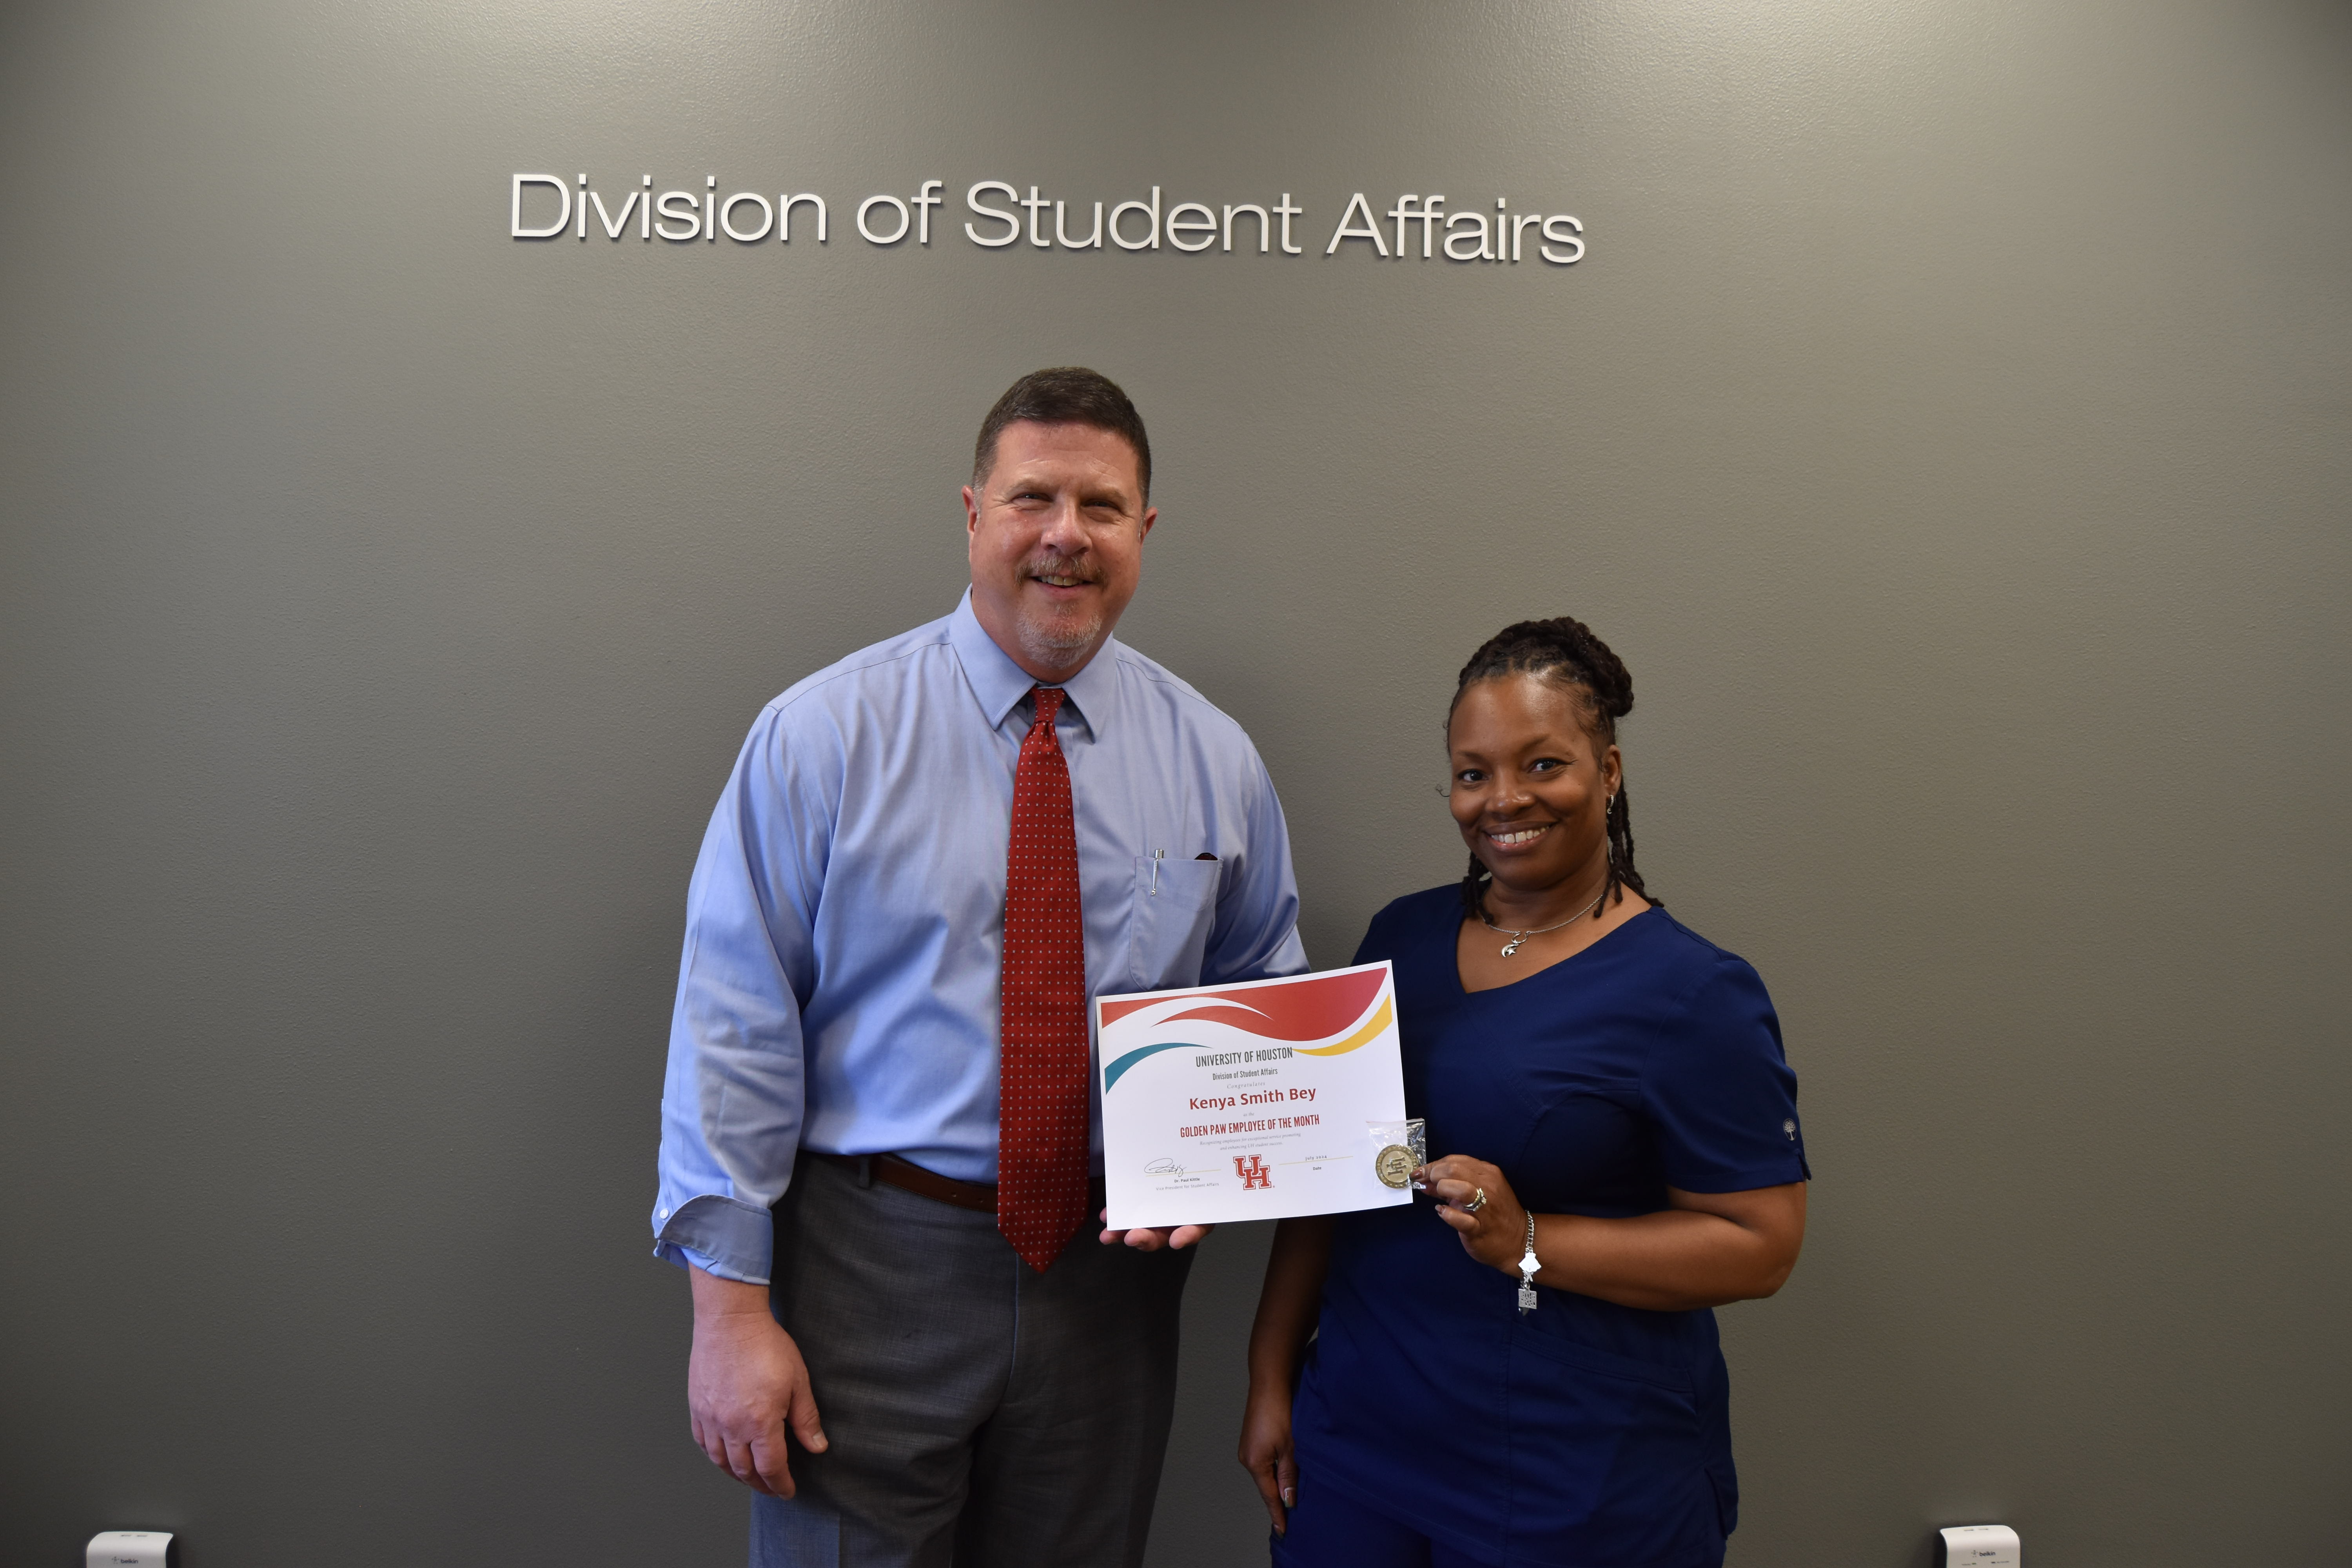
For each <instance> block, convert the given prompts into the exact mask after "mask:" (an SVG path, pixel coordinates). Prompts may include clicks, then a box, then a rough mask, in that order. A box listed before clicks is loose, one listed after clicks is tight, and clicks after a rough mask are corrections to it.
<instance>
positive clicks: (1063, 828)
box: [653, 369, 1307, 1568]
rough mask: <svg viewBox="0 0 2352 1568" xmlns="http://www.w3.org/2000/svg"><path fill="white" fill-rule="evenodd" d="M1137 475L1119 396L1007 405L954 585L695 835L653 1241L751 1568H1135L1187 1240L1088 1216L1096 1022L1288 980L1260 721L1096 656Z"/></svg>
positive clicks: (984, 467)
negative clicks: (686, 1335)
mask: <svg viewBox="0 0 2352 1568" xmlns="http://www.w3.org/2000/svg"><path fill="white" fill-rule="evenodd" d="M1150 483H1151V449H1150V443H1149V441H1148V440H1147V439H1146V437H1145V435H1144V430H1143V424H1142V421H1141V419H1140V418H1139V416H1137V414H1136V412H1135V408H1134V405H1132V404H1131V403H1129V401H1128V398H1127V396H1126V395H1125V394H1124V393H1122V392H1120V391H1119V389H1118V387H1117V386H1116V385H1114V384H1111V383H1110V382H1109V381H1108V380H1107V379H1106V378H1104V377H1102V376H1100V375H1098V374H1095V373H1094V372H1092V371H1087V370H1067V369H1066V370H1049V371H1039V372H1037V373H1035V374H1033V375H1029V376H1024V378H1023V379H1022V380H1020V381H1019V382H1016V383H1015V384H1013V387H1012V388H1011V389H1010V390H1009V391H1007V392H1006V393H1005V395H1004V396H1003V398H1001V399H999V400H998V402H997V405H996V406H995V408H994V409H992V411H991V412H990V414H989V416H988V418H987V419H986V421H984V422H983V424H982V427H981V434H980V440H979V442H978V444H977V447H976V448H975V452H974V461H973V472H972V481H971V484H970V485H968V486H966V487H965V489H964V491H963V502H964V512H965V524H966V531H967V534H968V546H969V553H970V556H971V592H970V593H969V594H967V595H965V597H964V599H963V601H962V602H961V604H960V605H957V607H956V609H955V612H954V613H953V614H952V615H950V616H947V617H946V618H944V619H942V620H939V621H934V622H932V623H931V624H930V625H929V626H920V627H918V628H917V629H915V630H914V631H911V632H908V633H907V634H905V635H904V636H902V637H894V638H892V639H890V640H889V641H887V642H884V643H879V644H877V645H876V646H874V647H869V648H866V649H865V650H864V651H863V652H860V653H856V654H853V655H851V656H850V657H849V658H845V659H843V660H842V661H841V662H839V663H838V664H835V665H833V666H831V667H830V668H825V669H822V670H819V671H818V672H816V673H815V674H814V675H812V676H809V677H808V678H807V679H804V680H803V681H801V682H800V683H799V684H798V685H796V686H794V687H793V688H792V689H790V690H789V691H786V692H785V693H784V694H783V695H782V696H781V697H779V698H777V699H776V700H774V701H773V702H771V703H770V704H768V706H767V707H766V708H765V709H764V710H761V714H760V716H759V718H758V720H757V721H755V722H754V723H753V725H752V727H751V737H750V739H749V740H748V741H747V742H745V743H744V746H743V750H742V753H741V755H740V757H739V758H738V759H737V761H736V764H735V769H734V772H733V773H732V774H731V775H730V777H729V779H728V781H727V787H726V789H725V791H724V792H723V793H722V794H721V795H720V796H719V805H718V809H717V810H716V811H715V812H714V813H713V814H712V816H711V821H710V826H709V832H708V833H707V834H706V835H705V837H704V839H703V844H702V852H701V856H700V858H699V859H698V862H697V864H696V866H695V870H694V878H693V881H692V883H691V885H690V886H689V888H688V893H687V930H686V951H685V956H684V959H683V962H682V963H681V967H680V974H679V978H678V991H677V1008H676V1012H675V1014H674V1016H673V1018H672V1022H671V1027H670V1047H669V1068H668V1074H667V1080H666V1083H665V1086H664V1090H663V1096H662V1142H661V1162H660V1175H661V1186H660V1194H659V1196H658V1198H657V1199H656V1206H655V1209H654V1215H653V1222H654V1228H655V1231H656V1237H657V1244H656V1252H657V1254H658V1255H659V1256H661V1257H664V1258H668V1259H670V1260H671V1261H673V1262H676V1263H678V1264H681V1265H683V1266H684V1267H685V1268H687V1269H688V1274H689V1276H690V1278H691V1279H692V1282H693V1287H694V1307H695V1326H694V1348H693V1352H692V1357H691V1361H690V1363H689V1367H688V1403H689V1405H690V1409H691V1413H692V1426H693V1432H694V1436H695V1438H696V1441H697V1442H698V1443H699V1444H700V1445H701V1446H702V1447H703V1448H704V1450H705V1452H706V1453H708V1454H709V1457H710V1459H711V1461H712V1462H713V1463H714V1464H716V1465H718V1466H719V1467H720V1468H723V1469H725V1470H727V1471H728V1472H730V1474H732V1475H733V1476H735V1477H736V1479H739V1480H740V1481H742V1482H743V1483H744V1484H745V1485H746V1486H748V1487H750V1488H751V1489H752V1490H753V1491H754V1492H755V1493H757V1494H759V1495H758V1496H756V1497H755V1498H754V1499H753V1502H752V1528H751V1558H752V1561H753V1563H755V1564H771V1563H792V1564H825V1565H827V1568H834V1565H836V1564H838V1565H840V1568H865V1565H867V1564H874V1565H882V1564H946V1563H949V1562H950V1561H952V1562H953V1563H955V1564H956V1565H957V1568H974V1565H993V1564H1013V1563H1021V1564H1024V1565H1025V1564H1034V1563H1085V1564H1097V1563H1100V1564H1108V1563H1128V1564H1135V1563H1140V1562H1141V1561H1142V1556H1143V1546H1144V1538H1145V1534H1146V1532H1147V1531H1148V1528H1149V1526H1150V1515H1151V1502H1152V1498H1153V1495H1154V1493H1155V1491H1156V1489H1157V1488H1158V1485H1159V1476H1160V1459H1161V1457H1162V1455H1163V1453H1164V1450H1165V1448H1166V1445H1167V1436H1168V1422H1169V1416H1170V1413H1171V1408H1172V1405H1173V1400H1174V1385H1175V1370H1176V1367H1175V1363H1176V1331H1177V1310H1178V1303H1179V1300H1180V1298H1181V1293H1182V1289H1183V1283H1184V1277H1185V1272H1186V1269H1187V1268H1188V1266H1189V1264H1190V1262H1191V1258H1192V1254H1191V1253H1190V1252H1189V1251H1187V1250H1185V1248H1187V1247H1189V1246H1190V1245H1191V1244H1192V1242H1193V1241H1195V1240H1197V1239H1198V1238H1199V1237H1200V1236H1201V1235H1202V1231H1201V1230H1200V1229H1199V1228H1198V1227H1193V1226H1187V1227H1184V1228H1181V1229H1179V1230H1175V1231H1173V1232H1169V1231H1143V1230H1137V1231H1129V1232H1127V1233H1125V1234H1124V1235H1122V1234H1120V1233H1117V1232H1111V1231H1102V1232H1101V1233H1100V1237H1099V1240H1098V1241H1097V1239H1096V1238H1095V1237H1096V1230H1097V1226H1096V1225H1094V1224H1092V1223H1086V1224H1084V1225H1083V1226H1082V1228H1080V1229H1076V1230H1072V1229H1071V1227H1072V1226H1076V1225H1079V1224H1080V1222H1079V1221H1078V1219H1077V1217H1076V1216H1078V1215H1079V1214H1080V1212H1081V1210H1080V1208H1079V1206H1078V1205H1080V1204H1082V1203H1083V1204H1084V1205H1085V1207H1084V1209H1083V1214H1084V1216H1085V1220H1086V1221H1088V1222H1092V1221H1095V1220H1097V1218H1098V1216H1099V1213H1100V1209H1101V1182H1100V1173H1101V1171H1102V1120H1101V1104H1100V1093H1099V1089H1098V1088H1097V1080H1096V1078H1095V1074H1094V1072H1093V1071H1092V1069H1091V1068H1090V1066H1088V1065H1087V1055H1086V1052H1087V1042H1086V1035H1085V1026H1084V1022H1083V1012H1082V1007H1083V1004H1084V1003H1085V1002H1087V1001H1090V999H1091V998H1092V997H1093V996H1094V995H1096V994H1101V993H1105V992H1125V991H1144V990H1155V989H1160V988H1165V987H1170V986H1179V985H1196V984H1223V983H1226V982H1232V981H1240V980H1257V979H1264V978H1267V977H1269V976H1273V975H1280V974H1293V973H1299V972H1300V971H1302V970H1304V969H1305V968H1306V967H1307V961H1306V955H1305V953H1304V952H1303V951H1302V950H1301V948H1300V946H1299V942H1298V935H1297V929H1296V922H1297V902H1298V900H1297V888H1296V885H1295V884H1294V882H1293V880H1292V877H1291V868H1290V847H1289V839H1288V836H1287V833H1286V828H1285V826H1284V824H1283V817H1282V809H1281V806H1280V805H1278V804H1277V803H1276V799H1275V795H1274V787H1273V784H1272V783H1271V781H1270V780H1269V779H1268V778H1267V776H1266V773H1265V765H1264V764H1263V763H1261V762H1260V761H1259V760H1258V756H1257V752H1256V751H1255V748H1254V747H1253V746H1252V745H1251V744H1250V741H1249V738H1248V736H1246V735H1245V734H1244V733H1243V732H1242V730H1241V728H1240V726H1239V725H1237V724H1235V723H1234V721H1232V720H1231V719H1228V718H1227V717H1225V716H1224V715H1223V713H1221V712H1219V711H1218V710H1216V709H1214V708H1213V707H1211V706H1210V705H1209V703H1208V702H1207V701H1205V700H1202V697H1201V695H1200V694H1199V693H1198V692H1196V691H1194V690H1193V689H1192V688H1191V687H1189V686H1187V685H1185V684H1184V683H1183V682H1182V681H1181V680H1179V679H1176V678H1175V677H1174V676H1172V675H1171V674H1170V673H1169V672H1168V671H1167V670H1165V669H1163V668H1160V666H1159V665H1157V664H1155V663H1153V662H1152V661H1151V660H1150V659H1148V658H1143V657H1142V656H1141V655H1140V654H1138V653H1136V652H1135V651H1133V650H1132V649H1130V648H1128V647H1122V646H1121V645H1120V644H1118V642H1116V641H1114V640H1113V639H1112V637H1111V631H1112V628H1113V627H1114V626H1116V625H1117V624H1118V616H1119V614H1120V612H1121V611H1122V610H1124V609H1125V608H1126V606H1127V604H1128V601H1129V599H1130V598H1132V597H1133V595H1134V593H1135V589H1136V584H1137V582H1138V580H1139V576H1140V574H1141V565H1142V547H1143V542H1144V538H1145V536H1146V535H1147V534H1149V533H1150V531H1151V526H1152V523H1153V521H1155V520H1156V518H1157V516H1158V513H1157V512H1156V511H1155V510H1152V509H1151V508H1150V504H1149V500H1150ZM1041 711H1042V712H1044V713H1045V715H1046V716H1047V718H1048V720H1049V722H1048V723H1047V724H1045V726H1043V727H1041V728H1040V729H1039V730H1038V732H1037V733H1036V734H1034V735H1033V734H1032V733H1031V731H1032V728H1033V725H1034V722H1035V720H1036V716H1037V715H1038V714H1039V713H1040V712H1041ZM1024 742H1026V744H1025V745H1024ZM1016 783H1017V785H1018V789H1019V791H1020V800H1019V805H1018V808H1017V809H1018V810H1019V811H1020V812H1021V813H1022V814H1023V816H1022V818H1021V821H1022V824H1023V826H1022V831H1021V832H1020V833H1019V834H1018V835H1016V834H1015V833H1014V831H1013V826H1014V821H1015V814H1016ZM1047 786H1050V788H1049V787H1047ZM1041 802H1042V803H1043V804H1041ZM1041 814H1042V815H1041ZM1040 845H1043V846H1044V847H1043V848H1040V847H1039V846H1040ZM1073 847H1074V849H1075V869H1074V872H1073V869H1072V867H1071V864H1070V862H1071V859H1072V854H1071V851H1072V849H1073ZM1008 867H1010V869H1009V870H1008ZM1073 894H1075V896H1076V904H1077V906H1078V907H1077V908H1076V910H1071V909H1070V908H1069V904H1070V901H1071V895H1073ZM1008 896H1011V897H1012V898H1013V900H1014V907H1015V910H1016V917H1017V918H1016V920H1015V921H1013V926H1012V929H1011V931H1008V924H1007V921H1006V901H1007V898H1008ZM1081 943H1082V945H1083V955H1082V958H1081V954H1080V952H1079V947H1080V945H1081ZM1081 963H1082V964H1083V975H1082V978H1083V986H1084V994H1083V997H1082V996H1081V995H1080V994H1079V989H1078V984H1077V983H1078V981H1079V979H1080V978H1081V975H1080V964H1081ZM1039 974H1045V975H1046V976H1047V978H1046V980H1045V981H1043V982H1038V983H1037V984H1035V985H1033V984H1031V983H1032V982H1033V981H1034V980H1035V977H1036V976H1038V975H1039ZM1055 974H1059V975H1060V976H1062V980H1061V982H1059V983H1058V984H1060V989H1059V991H1055V990H1054V989H1053V987H1054V984H1057V983H1055V982H1054V981H1053V980H1052V976H1053V975H1055ZM1039 985H1042V986H1043V987H1044V989H1042V990H1040V989H1038V986H1039ZM1040 996H1042V997H1043V998H1044V1000H1043V1001H1042V1002H1035V1003H1034V1005H1033V1001H1034V998H1035V997H1040ZM1024 1009H1027V1010H1026V1011H1024ZM1040 1016H1045V1018H1046V1022H1045V1024H1043V1025H1036V1026H1035V1027H1034V1028H1033V1027H1032V1025H1033V1024H1034V1020H1036V1019H1037V1018H1038V1017H1040ZM1001 1025H1002V1026H1003V1033H1004V1034H1005V1036H1006V1037H1007V1038H1008V1042H1009V1040H1010V1038H1011V1037H1013V1031H1015V1030H1016V1029H1018V1030H1020V1031H1021V1034H1020V1038H1021V1040H1022V1042H1023V1043H1022V1046H1021V1049H1020V1050H1018V1051H1014V1050H1012V1049H1009V1048H1008V1049H1007V1050H1006V1051H1005V1052H1004V1053H1003V1055H1002V1058H1000V1050H999V1044H1000V1032H1001V1028H1000V1026H1001ZM1041 1031H1042V1035H1043V1036H1044V1037H1046V1040H1047V1046H1046V1047H1045V1049H1044V1050H1043V1052H1042V1054H1041V1053H1039V1052H1034V1051H1032V1049H1031V1047H1030V1045H1029V1043H1028V1041H1029V1037H1030V1035H1031V1034H1033V1033H1040V1032H1041ZM1056 1042H1060V1043H1056ZM1056 1053H1058V1057H1057V1056H1056ZM1065 1058H1066V1059H1065ZM1036 1073H1042V1074H1043V1075H1044V1076H1042V1077H1035V1078H1032V1077H1024V1076H1021V1075H1024V1074H1036ZM1055 1075H1060V1076H1059V1077H1058V1078H1057V1077H1056V1076H1055ZM1057 1085H1058V1087H1057ZM1055 1095H1059V1096H1060V1097H1061V1099H1060V1100H1059V1102H1058V1104H1059V1109H1058V1110H1053V1111H1052V1113H1051V1114H1045V1113H1041V1112H1040V1111H1038V1110H1036V1107H1037V1106H1038V1105H1039V1104H1041V1103H1044V1102H1045V1101H1048V1100H1052V1097H1053V1096H1055ZM1008 1101H1017V1102H1018V1103H1019V1104H1020V1105H1021V1106H1022V1108H1023V1110H1022V1120H1021V1121H1020V1122H1019V1123H1018V1130H1017V1131H1016V1129H1015V1124H1014V1123H1013V1121H1012V1120H1011V1119H1010V1118H1008V1119H1007V1121H1006V1123H1005V1126H1004V1129H1003V1131H1004V1132H1005V1142H1004V1144H1003V1153H1004V1156H1005V1177H1006V1181H1007V1182H1008V1184H1013V1185H1008V1186H1007V1187H1006V1195H1005V1198H1004V1201H1003V1210H1004V1213H1003V1216H1002V1219H1003V1229H1002V1230H1000V1215H999V1212H998V1211H999V1207H1000V1205H999V1199H998V1192H997V1182H998V1177H999V1155H1000V1142H999V1134H1000V1117H999V1110H1000V1105H1001V1104H1003V1103H1006V1102H1008ZM1082 1128H1083V1131H1080V1129H1082ZM1081 1139H1083V1141H1084V1147H1083V1148H1080V1147H1079V1146H1078V1143H1079V1140H1081ZM1016 1166H1017V1169H1016ZM1037 1172H1042V1173H1043V1174H1042V1175H1036V1174H1034V1173H1037ZM1089 1175H1091V1177H1092V1178H1093V1179H1092V1182H1091V1190H1090V1191H1083V1190H1081V1189H1082V1188H1083V1187H1084V1186H1085V1185H1086V1184H1087V1177H1088V1176H1089ZM1041 1183H1042V1184H1043V1188H1044V1189H1053V1192H1051V1193H1049V1195H1054V1196H1055V1203H1054V1204H1052V1205H1047V1207H1046V1208H1045V1209H1039V1208H1038V1207H1037V1205H1036V1204H1035V1203H1034V1201H1033V1200H1032V1199H1030V1198H1028V1197H1025V1196H1023V1195H1022V1194H1025V1193H1029V1192H1031V1191H1033V1190H1042V1189H1040V1188H1039V1184H1041ZM1057 1183H1058V1184H1059V1185H1058V1187H1056V1185H1055V1184H1057ZM1055 1194H1058V1195H1055ZM1024 1204H1025V1205H1028V1207H1027V1209H1026V1210H1024V1208H1023V1205H1024ZM1041 1227H1042V1229H1041ZM1066 1231H1067V1232H1069V1234H1067V1235H1066V1234H1064V1233H1065V1232H1066ZM1041 1235H1042V1236H1043V1237H1044V1240H1043V1241H1042V1242H1040V1241H1039V1240H1038V1237H1040V1236H1041ZM1009 1237H1018V1238H1019V1241H1020V1244H1019V1247H1018V1249H1016V1245H1015V1242H1014V1240H1013V1239H1008V1238H1009ZM787 1432H789V1433H790V1438H789V1440H788V1439H787V1436H786V1434H787Z"/></svg>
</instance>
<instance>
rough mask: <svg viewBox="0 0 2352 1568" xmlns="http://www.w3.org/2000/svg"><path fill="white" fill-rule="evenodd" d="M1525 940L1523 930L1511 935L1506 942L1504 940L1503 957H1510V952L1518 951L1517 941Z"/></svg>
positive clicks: (1525, 934)
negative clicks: (1513, 935)
mask: <svg viewBox="0 0 2352 1568" xmlns="http://www.w3.org/2000/svg"><path fill="white" fill-rule="evenodd" d="M1527 940H1528V937H1527V933H1526V932H1525V931H1521V932H1520V933H1519V934H1518V935H1517V936H1515V937H1513V938H1512V939H1511V940H1510V941H1508V942H1505V943H1504V944H1503V956H1504V957H1505V958H1508V957H1510V956H1511V954H1513V953H1515V952H1518V951H1519V943H1521V942H1525V941H1527Z"/></svg>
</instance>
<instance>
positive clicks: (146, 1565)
mask: <svg viewBox="0 0 2352 1568" xmlns="http://www.w3.org/2000/svg"><path fill="white" fill-rule="evenodd" d="M83 1561H84V1562H85V1563H88V1564H89V1568H165V1565H166V1564H173V1565H176V1564H177V1563H179V1561H180V1553H179V1551H178V1549H177V1548H175V1547H173V1544H172V1534H171V1531H164V1530H105V1531H100V1532H99V1533H98V1534H96V1535H93V1536H91V1537H90V1538H89V1555H88V1556H87V1557H85V1558H84V1559H83Z"/></svg>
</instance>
